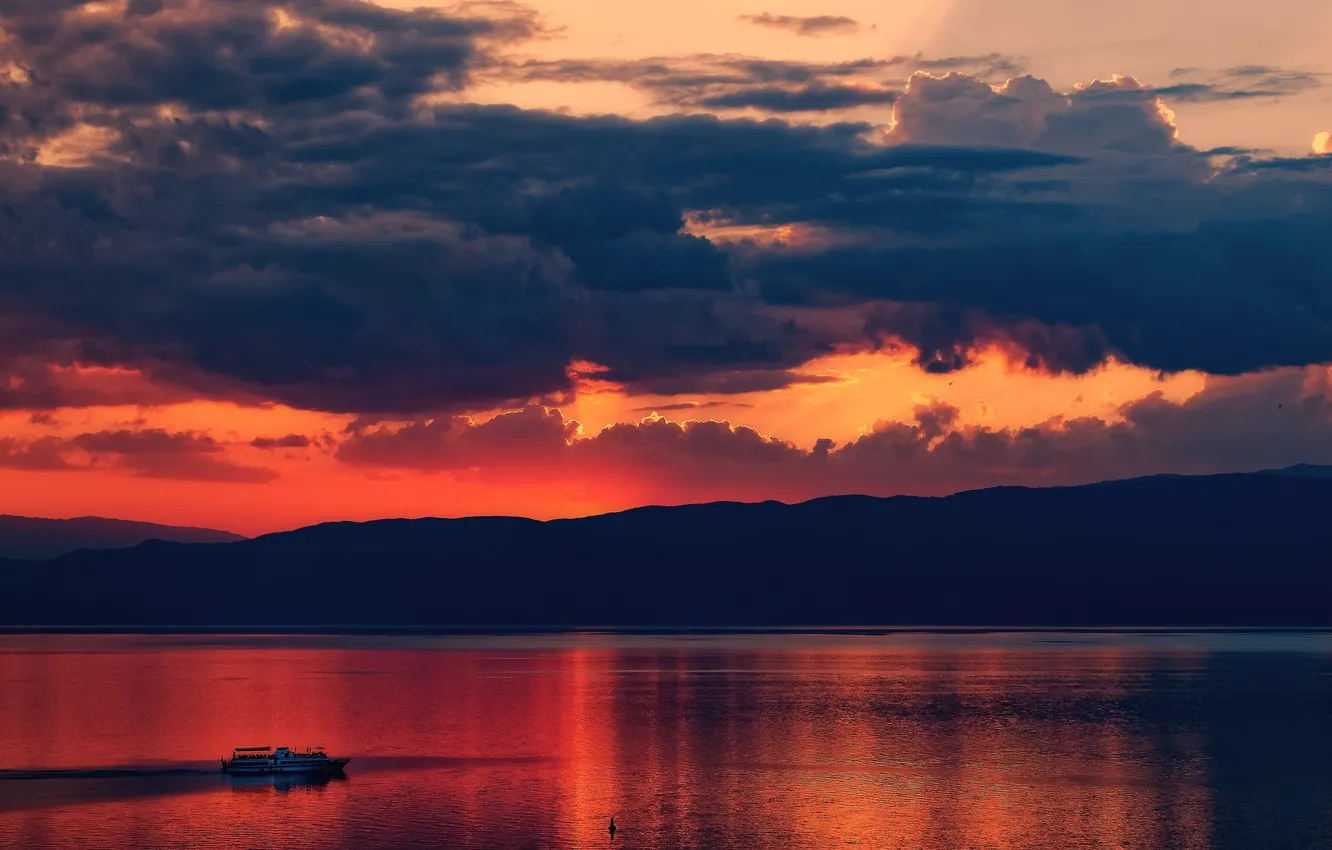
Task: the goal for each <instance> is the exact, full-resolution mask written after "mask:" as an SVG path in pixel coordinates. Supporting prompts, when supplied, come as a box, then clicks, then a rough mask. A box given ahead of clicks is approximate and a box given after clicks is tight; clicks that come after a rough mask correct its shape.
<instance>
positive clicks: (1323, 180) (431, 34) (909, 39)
mask: <svg viewBox="0 0 1332 850" xmlns="http://www.w3.org/2000/svg"><path fill="white" fill-rule="evenodd" d="M66 5H67V6H68V8H64V10H63V11H60V10H56V11H53V12H51V13H50V14H49V15H47V16H46V17H43V18H42V19H41V22H40V27H39V26H38V23H37V18H36V17H32V16H35V15H37V12H25V11H10V10H7V11H4V12H0V30H2V31H3V35H4V38H3V39H0V44H2V45H3V46H0V201H2V202H3V204H2V206H3V216H5V218H3V221H4V229H3V231H0V260H3V261H4V262H5V263H6V265H7V268H8V269H9V270H10V271H9V274H8V276H7V278H6V281H5V282H4V283H2V284H0V513H13V514H24V515H39V516H48V517H72V516H79V515H85V514H95V515H105V516H115V517H121V518H130V519H142V520H152V521H157V522H167V523H176V524H189V525H199V526H209V527H223V528H226V529H229V530H234V531H238V532H241V533H245V534H259V533H264V532H269V531H277V530H282V529H288V528H293V527H297V526H300V525H303V524H309V523H315V522H320V521H326V520H335V519H368V518H376V517H391V516H426V515H443V516H462V515H470V514H518V515H524V516H531V517H537V518H552V517H567V516H579V515H585V514H591V513H598V512H604V511H612V510H619V509H623V508H628V507H633V506H636V505H642V504H649V503H665V504H675V503H683V502H695V501H708V500H715V499H741V500H753V501H761V500H764V499H780V500H786V501H799V500H804V499H809V498H813V497H817V496H822V495H829V494H834V493H849V492H857V493H869V494H874V495H893V494H898V493H918V494H942V493H949V492H955V491H958V490H964V489H969V488H975V487H984V486H991V485H996V484H1049V483H1081V482H1089V481H1095V480H1101V479H1105V478H1114V477H1124V476H1130V475H1145V474H1152V473H1157V472H1219V471H1231V470H1252V469H1260V468H1266V467H1274V466H1281V465H1288V464H1294V463H1320V462H1322V463H1326V462H1329V461H1332V415H1330V411H1332V397H1330V396H1329V392H1328V386H1329V376H1328V367H1327V364H1328V363H1330V362H1332V332H1330V331H1329V327H1332V314H1329V313H1328V311H1327V304H1328V301H1327V298H1326V294H1327V286H1328V281H1329V269H1332V259H1330V258H1329V256H1328V254H1327V250H1326V247H1325V239H1324V236H1325V234H1324V232H1323V231H1324V229H1325V228H1323V227H1322V225H1321V224H1320V223H1319V222H1322V221H1323V220H1324V219H1323V218H1322V217H1325V216H1326V215H1327V214H1329V212H1332V170H1330V169H1328V168H1326V167H1325V160H1324V157H1323V156H1321V155H1322V154H1328V153H1332V147H1329V145H1330V144H1332V143H1330V142H1329V136H1328V133H1327V132H1319V133H1318V134H1317V135H1316V136H1314V137H1313V144H1312V151H1310V149H1309V148H1308V146H1307V145H1308V142H1307V140H1308V139H1309V138H1310V136H1309V132H1310V128H1311V127H1316V126H1319V125H1318V124H1317V123H1316V122H1318V121H1323V120H1325V119H1326V115H1325V110H1324V109H1323V107H1325V105H1326V101H1325V96H1324V95H1322V94H1321V92H1322V91H1324V90H1325V89H1324V83H1325V81H1326V79H1327V74H1328V72H1329V69H1328V68H1326V67H1325V66H1324V65H1322V64H1320V63H1322V62H1325V61H1326V53H1325V51H1323V50H1322V46H1323V45H1322V43H1321V42H1320V41H1319V37H1318V36H1317V35H1316V33H1320V32H1325V31H1329V30H1332V11H1329V9H1328V7H1327V5H1326V4H1322V3H1315V2H1312V0H1278V2H1277V3H1276V6H1277V7H1280V8H1279V9H1274V11H1273V15H1272V17H1273V19H1277V18H1279V17H1280V16H1281V15H1282V14H1288V15H1292V16H1293V15H1299V16H1301V19H1302V20H1305V21H1306V24H1307V25H1305V26H1301V27H1298V28H1290V27H1274V28H1270V29H1266V30H1265V29H1263V26H1264V25H1263V24H1261V23H1259V22H1254V21H1248V22H1247V23H1246V24H1245V25H1243V26H1240V25H1239V24H1237V23H1235V16H1233V15H1229V14H1226V13H1225V10H1223V9H1220V8H1218V9H1212V10H1210V11H1209V14H1207V15H1203V16H1198V15H1195V14H1193V13H1192V12H1191V11H1190V10H1189V9H1191V8H1192V7H1189V8H1188V9H1186V8H1184V7H1183V6H1181V7H1179V8H1176V7H1174V6H1171V7H1170V8H1168V9H1167V8H1160V7H1159V4H1150V9H1149V6H1148V4H1146V3H1145V0H1143V2H1138V0H1134V2H1131V3H1129V4H1128V5H1129V8H1127V9H1125V10H1124V12H1123V14H1118V15H1115V16H1112V18H1113V19H1109V20H1107V19H1105V16H1104V15H1101V14H1099V13H1093V12H1092V11H1091V10H1090V7H1089V8H1088V9H1087V10H1079V9H1074V8H1071V7H1064V6H1061V7H1059V8H1058V9H1057V10H1056V9H1054V7H1051V6H1049V4H1044V3H1040V2H1036V1H1035V0H1031V2H1028V3H1026V4H1025V6H1022V4H1019V5H1020V6H1022V8H1020V9H1010V10H1007V11H1000V10H998V9H996V8H994V7H993V6H992V5H990V4H982V3H979V2H972V0H950V1H949V2H946V3H928V2H917V0H911V2H906V3H899V4H895V5H893V6H891V7H888V6H884V5H883V4H881V3H873V2H869V0H848V2H846V3H844V4H842V5H841V6H839V7H837V8H835V9H823V8H817V9H815V8H813V7H810V6H809V4H808V3H807V2H803V0H782V2H778V3H775V4H773V5H770V6H766V7H763V8H757V7H751V6H748V5H744V4H742V3H739V2H738V0H725V2H720V3H718V2H711V0H708V2H705V1H704V0H684V2H680V3H673V4H669V5H660V6H653V5H651V4H649V5H642V4H623V3H611V2H602V1H601V0H597V2H585V1H584V0H576V1H575V0H542V2H539V3H536V4H533V5H524V4H516V3H465V4H461V5H457V4H453V3H451V2H450V3H444V2H430V3H428V4H426V6H425V7H424V8H420V6H421V4H420V0H411V2H398V0H391V2H389V1H388V0H386V2H383V3H380V4H378V5H372V4H366V5H364V6H360V5H357V6H356V7H355V8H356V9H357V10H358V12H357V14H356V15H348V14H344V13H343V12H342V11H339V10H340V9H342V7H341V6H339V5H338V4H331V5H330V4H328V3H325V2H324V0H316V2H311V3H308V4H299V5H297V4H284V3H259V4H252V3H247V2H240V0H235V2H232V0H228V2H225V3H218V4H209V3H203V2H196V0H179V2H173V3H168V4H166V5H164V6H162V7H161V8H160V9H159V8H158V6H157V5H154V4H148V5H149V6H152V7H153V8H152V9H151V10H148V11H145V10H146V9H147V6H143V7H141V6H140V4H134V3H80V2H71V3H68V4H66ZM335 6H336V7H337V8H335ZM1185 6H1188V4H1185ZM62 8H63V7H62ZM349 8H350V7H349ZM1149 11H1150V17H1151V19H1152V20H1153V21H1154V22H1155V26H1154V28H1153V30H1152V31H1150V32H1148V31H1144V30H1143V29H1142V28H1141V27H1138V26H1137V25H1136V24H1130V23H1129V22H1130V21H1140V20H1142V19H1143V17H1142V16H1143V15H1146V14H1148V12H1149ZM1317 22H1322V23H1323V24H1326V25H1327V26H1326V27H1324V28H1323V29H1319V26H1318V25H1316V23H1317ZM39 30H40V31H41V32H44V33H46V35H44V36H42V38H40V39H39V38H37V37H36V36H35V35H33V34H34V33H37V32H38V31H39ZM241 31H244V32H248V33H252V34H253V35H252V38H253V40H252V41H245V40H244V39H239V38H238V37H235V36H234V33H238V32H241ZM94 33H95V38H94V35H93V34H94ZM1161 33H1170V34H1171V35H1170V41H1169V45H1168V46H1167V45H1166V43H1165V42H1164V41H1163V40H1162V39H1163V38H1164V36H1162V35H1161ZM247 38H251V36H247ZM191 39H195V40H196V41H194V42H192V41H191ZM200 39H203V40H209V41H208V43H209V44H211V45H212V46H213V47H212V48H210V49H212V50H213V52H212V53H207V56H209V57H211V58H209V59H208V61H209V62H213V60H214V59H216V62H215V63H214V64H211V65H208V66H207V67H206V68H205V67H204V65H196V64H192V63H195V62H196V60H199V57H198V56H196V55H194V53H193V52H192V50H186V49H185V48H184V47H182V45H186V44H191V43H203V41H199V40H200ZM75 45H79V46H78V47H77V49H76V47H75ZM1167 48H1168V49H1167ZM250 50H254V51H256V52H255V53H254V55H253V56H251V55H250V54H248V53H246V51H250ZM278 55H283V56H287V55H290V56H291V57H293V58H291V60H290V61H291V63H293V64H292V65H291V66H290V68H291V70H290V73H289V74H286V75H285V76H281V78H279V77H276V76H271V75H266V74H265V73H263V72H262V70H256V69H262V68H263V67H267V66H266V65H265V64H264V63H266V62H270V61H272V60H271V57H273V56H278ZM200 61H201V60H200ZM284 61H285V60H284ZM302 63H308V64H302ZM284 67H286V66H284ZM336 68H342V69H348V70H347V71H346V73H345V74H344V75H342V76H339V75H337V74H334V73H333V72H332V71H331V70H330V69H336ZM93 69H95V72H94V70H93ZM1319 98H1324V99H1323V100H1320V99H1319ZM6 115H9V116H26V117H22V118H21V120H20V119H14V120H10V119H7V118H4V116H6ZM1310 122H1315V123H1312V124H1311V123H1310ZM1330 161H1332V160H1330Z"/></svg>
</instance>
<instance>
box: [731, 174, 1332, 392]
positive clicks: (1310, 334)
mask: <svg viewBox="0 0 1332 850" xmlns="http://www.w3.org/2000/svg"><path fill="white" fill-rule="evenodd" d="M1328 202H1332V198H1327V196H1326V195H1325V203H1328ZM1326 231H1327V224H1326V219H1325V218H1324V217H1322V216H1314V215H1308V216H1302V217H1296V216H1290V217H1286V218H1283V219H1279V220H1246V221H1237V222H1227V223H1209V224H1205V225H1202V226H1200V227H1198V228H1195V229H1192V230H1185V231H1179V232H1168V233H1123V234H1115V233H1097V234H1095V235H1088V234H1081V233H1078V234H1072V235H1069V236H1068V237H1066V238H1058V239H1051V238H1041V237H1033V238H1031V239H1030V241H1028V242H1026V243H1024V244H1022V245H994V244H985V245H980V246H975V247H966V248H958V247H952V248H946V249H945V248H940V249H935V250H927V249H903V250H891V249H889V250H884V249H876V248H873V247H861V248H847V249H840V250H832V251H827V252H823V253H820V254H818V255H812V256H805V257H797V256H787V257H778V256H775V255H774V256H769V257H768V258H766V260H765V262H767V263H769V264H770V265H769V266H768V267H767V268H766V269H765V270H764V271H763V272H762V273H756V276H757V277H759V278H761V279H763V280H764V281H765V282H766V283H765V286H766V287H767V288H766V289H765V296H766V298H767V299H768V300H769V301H773V302H786V303H791V304H806V303H810V301H811V300H812V299H816V298H817V299H824V300H825V301H826V299H829V298H831V297H834V295H835V294H836V293H838V292H840V293H842V295H843V297H844V298H845V299H846V302H848V303H864V302H872V301H877V300H883V301H890V302H899V304H898V305H896V306H893V307H891V308H885V309H883V310H880V311H878V312H877V313H876V314H875V316H874V317H873V318H872V319H871V322H870V323H869V324H868V326H867V327H868V329H869V330H870V331H871V332H872V333H875V334H880V333H881V334H886V335H888V336H889V337H891V338H896V339H899V340H901V341H903V342H905V343H907V344H909V345H911V346H913V347H915V348H917V350H918V351H919V352H920V355H919V359H920V362H921V364H922V365H923V366H927V367H928V368H929V369H930V370H931V371H948V370H950V369H955V368H962V367H964V366H966V365H968V364H969V363H970V362H971V360H972V358H973V356H974V353H975V352H976V351H977V350H979V349H981V348H983V347H985V346H987V345H990V344H994V345H998V346H1000V347H1004V348H1010V349H1011V350H1013V351H1014V352H1022V353H1021V354H1019V355H1018V356H1016V358H1015V359H1016V361H1017V362H1018V363H1020V364H1025V365H1029V366H1038V367H1039V368H1044V369H1049V370H1052V371H1069V372H1085V371H1088V370H1090V369H1092V368H1094V367H1095V366H1097V365H1099V364H1100V363H1102V362H1104V360H1105V358H1106V357H1107V356H1109V355H1112V354H1113V355H1117V356H1119V357H1120V358H1121V359H1123V360H1126V361H1128V362H1132V363H1136V364H1139V365H1143V366H1148V367H1151V368H1155V369H1163V370H1169V371H1175V370H1185V369H1201V370H1205V371H1208V372H1212V373H1217V374H1238V373H1240V372H1245V371H1249V370H1251V369H1255V368H1260V367H1262V366H1271V365H1303V364H1305V363H1313V362H1325V361H1328V360H1330V359H1332V304H1329V302H1328V300H1327V294H1328V286H1329V282H1332V250H1329V249H1328V247H1327V243H1326V242H1325V241H1324V239H1323V238H1322V237H1321V236H1320V234H1325V233H1326ZM1278 256H1279V257H1280V262H1276V261H1275V260H1274V258H1275V257H1278ZM1085 292H1097V293H1101V294H1102V295H1101V297H1095V298H1088V297H1085V295H1084V294H1083V293H1085ZM1111 292H1113V297H1108V295H1107V294H1108V293H1111ZM900 302H906V303H908V304H913V305H917V306H916V307H914V308H911V309H907V308H903V307H901V306H900ZM940 302H942V303H940ZM950 305H951V306H950ZM956 305H968V306H967V308H960V307H958V306H956ZM1166 316H1175V317H1179V321H1177V322H1172V321H1166V320H1164V317H1166Z"/></svg>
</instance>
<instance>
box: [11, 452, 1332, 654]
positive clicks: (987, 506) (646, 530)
mask: <svg viewBox="0 0 1332 850" xmlns="http://www.w3.org/2000/svg"><path fill="white" fill-rule="evenodd" d="M1329 519H1332V478H1329V477H1327V476H1321V475H1311V474H1294V473H1290V472H1287V471H1281V472H1275V473H1250V474H1238V475H1213V476H1199V477H1187V476H1158V477H1152V478H1141V479H1134V480H1126V481H1114V482H1106V483H1102V484H1093V485H1088V486H1083V487H1060V488H1021V487H1003V488H995V489H988V490H977V491H972V492H966V493H959V494H957V495H954V496H948V497H943V498H913V497H896V498H889V499H876V498H869V497H864V496H842V497H834V498H826V499H816V500H814V501H810V502H805V503H803V504H798V505H784V504H780V503H776V502H764V503H760V504H737V503H715V504H706V505H689V506H683V507H653V508H641V509H637V510H631V511H625V512H623V513H617V514H607V515H604V516H596V517H588V518H584V519H574V520H558V521H552V522H537V521H534V520H527V519H515V518H503V517H479V518H471V519H457V520H446V519H422V520H385V521H379V522H367V523H349V522H342V523H328V524H325V525H317V526H311V527H309V528H303V529H299V530H297V531H292V532H286V533H281V534H271V535H267V536H265V537H260V538H256V539H254V540H246V541H241V542H237V543H229V544H224V545H215V546H200V545H189V544H173V543H145V544H143V545H141V546H138V547H136V548H134V549H125V550H116V551H107V552H88V551H83V552H76V553H73V554H69V555H65V556H63V557H61V558H58V559H56V560H53V561H49V562H45V563H17V564H13V563H11V564H10V565H8V566H7V567H2V568H0V623H3V624H10V625H18V624H31V625H36V624H66V625H75V624H78V625H111V626H163V625H177V626H192V627H199V626H258V625H279V626H280V625H290V626H307V627H309V626H327V627H334V628H336V627H337V626H340V625H341V626H350V625H370V624H377V625H387V626H455V627H457V626H461V627H467V626H502V625H514V626H517V625H545V626H580V625H586V626H592V625H694V626H702V625H833V624H840V625H894V624H899V625H900V624H914V625H1063V626H1079V625H1083V626H1092V625H1332V571H1329V566H1330V565H1332V564H1330V563H1329V561H1330V558H1329V555H1330V554H1332V545H1329V544H1330V543H1332V531H1329V529H1332V522H1329Z"/></svg>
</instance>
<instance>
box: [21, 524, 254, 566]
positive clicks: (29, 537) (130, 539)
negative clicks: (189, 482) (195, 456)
mask: <svg viewBox="0 0 1332 850" xmlns="http://www.w3.org/2000/svg"><path fill="white" fill-rule="evenodd" d="M244 539H245V538H244V537H242V536H240V535H239V534H232V533H231V532H229V531H215V530H213V529H211V528H184V527H179V526H172V525H156V524H154V523H151V522H132V521H130V520H123V519H104V518H102V517H95V516H86V517H78V518H76V519H38V518H36V517H26V516H7V515H0V558H30V559H38V558H55V557H58V556H60V555H64V554H66V553H68V552H74V551H76V550H78V549H125V548H127V547H130V546H138V545H139V544H140V543H143V542H145V541H147V540H169V541H172V542H176V543H232V542H235V541H237V540H244Z"/></svg>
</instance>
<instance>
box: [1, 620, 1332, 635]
mask: <svg viewBox="0 0 1332 850" xmlns="http://www.w3.org/2000/svg"><path fill="white" fill-rule="evenodd" d="M1042 633H1048V634H1063V633H1071V634H1088V635H1096V634H1122V635H1133V634H1153V635H1162V634H1181V635H1192V634H1332V626H1317V625H1302V626H1292V625H1247V626H1244V625H1207V624H1192V625H1190V624H1185V623H1181V624H1176V625H1169V626H1163V625H1123V624H1120V625H1113V624H1103V625H1086V624H1083V625H1068V626H1058V625H1043V626H1042V625H1002V624H990V625H937V624H934V625H929V624H893V625H887V624H885V625H870V624H866V625H857V626H845V625H816V624H809V625H802V626H791V625H784V626H762V625H732V626H716V625H710V626H688V625H653V626H632V625H595V626H592V625H582V626H577V625H564V626H561V625H554V624H552V625H544V626H523V625H498V626H447V625H434V624H419V625H392V624H374V623H364V624H359V623H342V624H333V623H330V624H325V625H320V626H301V625H293V624H281V623H273V624H268V625H259V626H253V625H251V626H247V625H234V624H216V625H196V626H190V625H181V624H176V625H162V626H143V625H139V626H134V625H115V624H111V625H97V626H78V625H57V626H4V625H0V635H5V636H8V635H38V634H52V635H80V634H82V635H94V636H95V635H161V636H172V635H182V636H185V635H188V636H205V635H217V636H220V637H233V636H248V637H306V636H328V637H340V636H345V637H350V636H358V635H382V636H385V637H397V636H400V637H407V636H422V637H433V636H439V637H444V636H457V637H477V636H483V635H495V636H522V635H582V634H586V635H596V636H615V635H645V636H671V635H754V636H761V635H848V636H861V637H874V636H886V635H894V634H908V635H909V634H941V635H949V634H959V635H962V634H965V635H982V634H1042Z"/></svg>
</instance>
